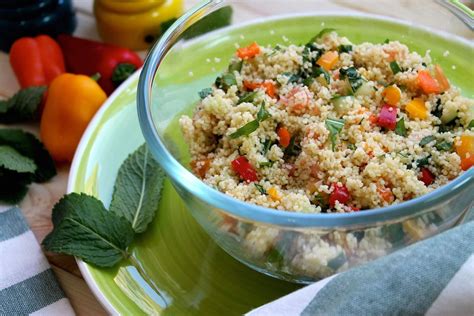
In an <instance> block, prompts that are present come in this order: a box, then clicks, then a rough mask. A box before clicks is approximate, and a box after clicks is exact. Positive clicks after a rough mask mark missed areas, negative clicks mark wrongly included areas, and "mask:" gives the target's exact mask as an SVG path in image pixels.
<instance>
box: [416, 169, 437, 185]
mask: <svg viewBox="0 0 474 316" xmlns="http://www.w3.org/2000/svg"><path fill="white" fill-rule="evenodd" d="M435 178H436V177H435V175H434V174H433V173H432V172H431V171H430V169H428V168H421V175H420V180H421V181H422V182H423V183H424V184H425V185H426V186H429V185H430V184H432V183H433V182H434V180H435Z"/></svg>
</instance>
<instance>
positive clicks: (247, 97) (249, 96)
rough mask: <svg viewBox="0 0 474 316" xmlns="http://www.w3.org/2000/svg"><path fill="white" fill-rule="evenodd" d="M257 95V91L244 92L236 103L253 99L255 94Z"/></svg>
mask: <svg viewBox="0 0 474 316" xmlns="http://www.w3.org/2000/svg"><path fill="white" fill-rule="evenodd" d="M256 95H257V91H252V92H248V93H246V94H244V95H243V96H242V97H240V99H239V101H238V102H237V104H240V103H244V102H250V103H251V102H252V101H253V100H254V99H255V96H256Z"/></svg>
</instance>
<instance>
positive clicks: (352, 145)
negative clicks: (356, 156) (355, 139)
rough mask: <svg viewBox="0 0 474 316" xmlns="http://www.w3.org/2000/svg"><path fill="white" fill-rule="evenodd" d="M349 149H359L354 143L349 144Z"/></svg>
mask: <svg viewBox="0 0 474 316" xmlns="http://www.w3.org/2000/svg"><path fill="white" fill-rule="evenodd" d="M347 148H349V149H350V150H356V149H357V146H356V145H354V144H352V143H349V144H348V145H347Z"/></svg>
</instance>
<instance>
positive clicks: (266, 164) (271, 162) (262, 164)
mask: <svg viewBox="0 0 474 316" xmlns="http://www.w3.org/2000/svg"><path fill="white" fill-rule="evenodd" d="M274 163H275V162H273V161H264V162H261V163H259V165H260V167H271V166H273V164H274Z"/></svg>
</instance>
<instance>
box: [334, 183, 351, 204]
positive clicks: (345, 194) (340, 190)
mask: <svg viewBox="0 0 474 316" xmlns="http://www.w3.org/2000/svg"><path fill="white" fill-rule="evenodd" d="M332 189H333V190H332V192H331V195H329V205H330V206H331V207H334V206H335V205H336V201H339V203H341V204H346V203H347V202H349V200H350V199H351V194H350V193H349V190H347V188H346V186H345V185H342V186H339V185H337V184H336V183H333V184H332Z"/></svg>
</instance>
